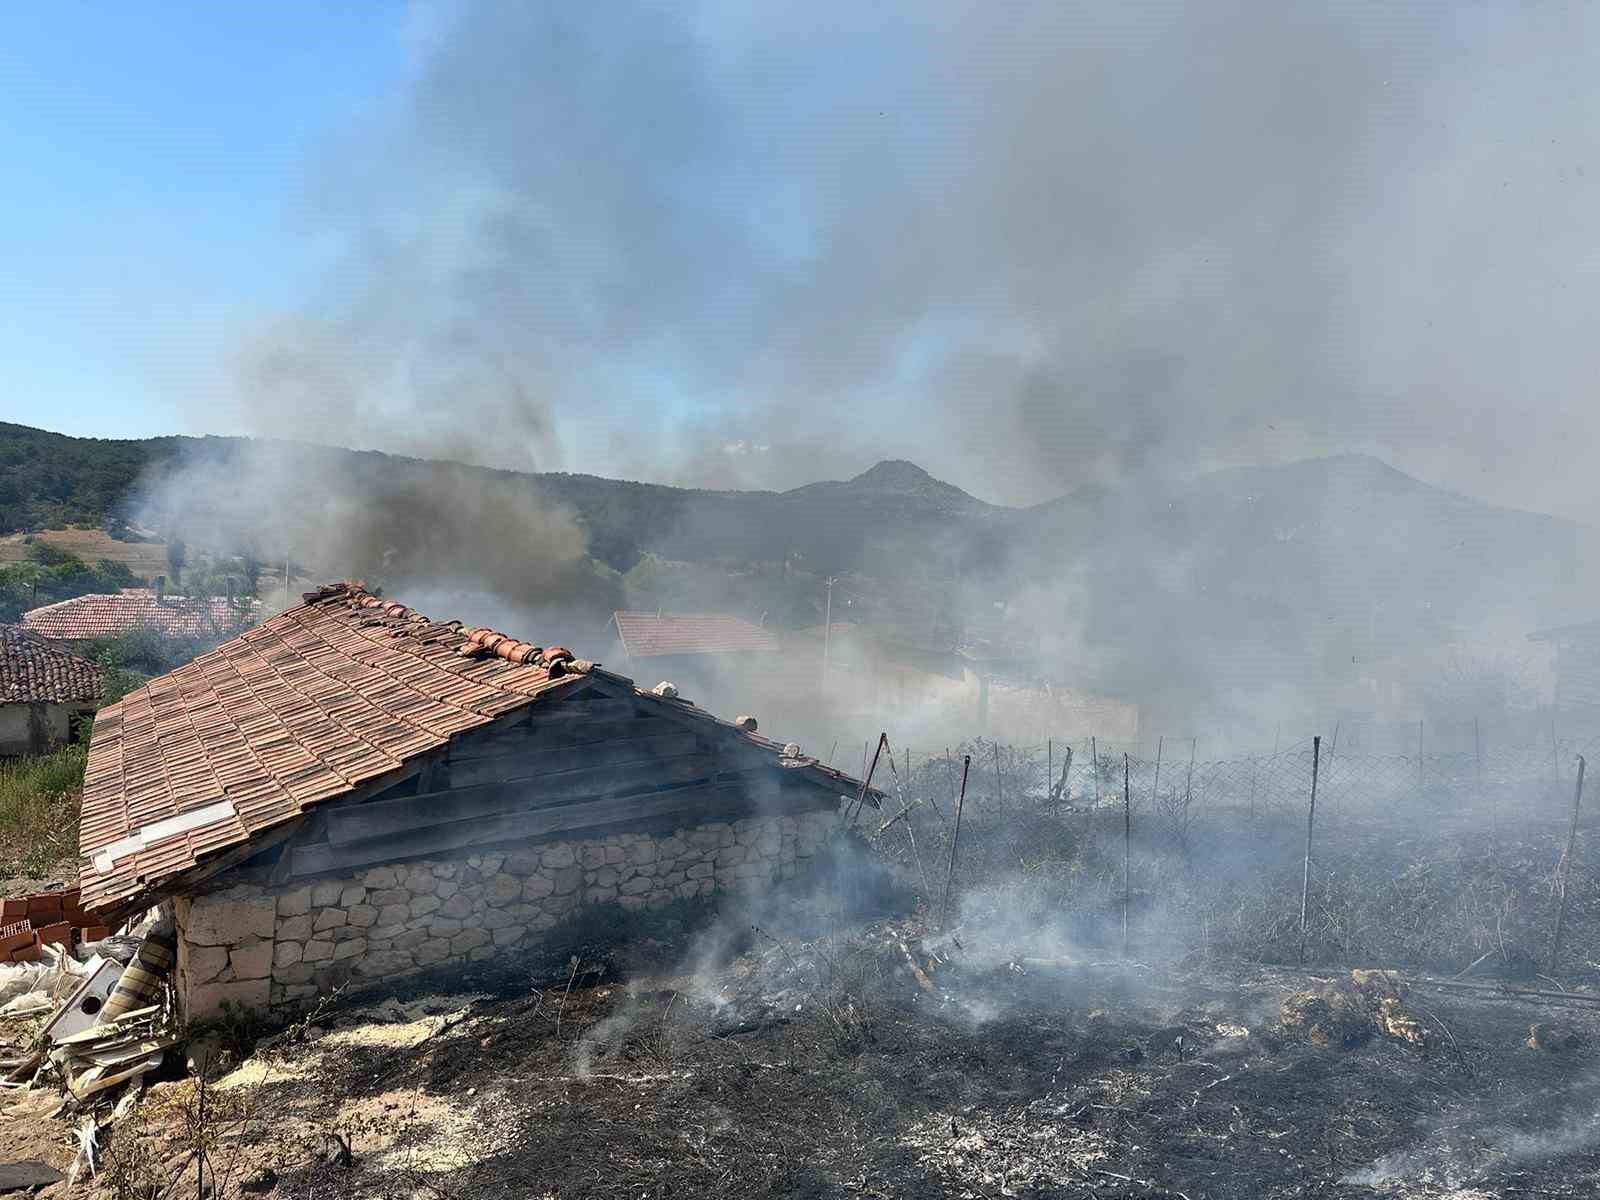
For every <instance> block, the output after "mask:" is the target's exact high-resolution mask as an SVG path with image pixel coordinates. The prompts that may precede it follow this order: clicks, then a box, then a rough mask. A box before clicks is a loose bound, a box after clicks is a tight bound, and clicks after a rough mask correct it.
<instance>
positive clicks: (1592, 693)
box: [1528, 621, 1600, 729]
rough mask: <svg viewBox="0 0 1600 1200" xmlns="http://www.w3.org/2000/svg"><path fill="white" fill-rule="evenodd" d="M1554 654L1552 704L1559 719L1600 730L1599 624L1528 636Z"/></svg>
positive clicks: (1599, 622) (1580, 624)
mask: <svg viewBox="0 0 1600 1200" xmlns="http://www.w3.org/2000/svg"><path fill="white" fill-rule="evenodd" d="M1528 640H1529V641H1533V642H1540V643H1543V644H1544V645H1546V646H1549V647H1551V648H1552V649H1553V650H1554V652H1555V670H1554V675H1555V686H1554V688H1553V692H1554V695H1553V697H1552V698H1553V700H1554V703H1555V713H1556V716H1558V717H1563V718H1568V719H1570V720H1572V721H1573V722H1574V723H1575V724H1576V725H1578V726H1580V727H1582V728H1585V729H1590V728H1594V727H1596V726H1600V621H1580V622H1578V623H1577V624H1574V625H1561V626H1557V627H1556V628H1554V629H1540V630H1537V631H1536V632H1534V633H1530V634H1529V635H1528Z"/></svg>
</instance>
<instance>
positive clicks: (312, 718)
mask: <svg viewBox="0 0 1600 1200" xmlns="http://www.w3.org/2000/svg"><path fill="white" fill-rule="evenodd" d="M658 690H659V691H662V692H665V693H666V694H657V690H651V691H645V690H642V689H640V688H636V687H634V685H633V683H632V681H630V680H628V679H627V678H625V677H623V676H621V675H617V674H614V673H612V672H608V671H605V670H602V669H601V668H600V667H599V666H598V665H597V664H594V663H589V662H585V661H582V660H579V659H577V658H575V657H574V656H573V655H572V654H571V653H570V652H569V651H567V650H564V649H562V648H560V647H540V646H535V645H532V644H530V643H527V642H521V641H516V640H514V639H512V638H509V637H506V636H505V635H503V634H500V633H497V632H495V631H493V630H490V629H481V628H478V629H469V628H464V627H463V626H462V625H461V623H460V622H456V621H432V620H429V619H428V618H426V617H423V616H421V615H420V614H418V613H415V612H413V611H412V610H410V609H408V608H406V607H405V606H403V605H401V604H397V603H394V602H392V601H385V600H381V599H379V598H378V597H376V596H373V595H371V594H369V593H368V592H366V591H365V590H364V589H363V588H362V587H361V586H360V585H359V584H337V585H331V586H329V587H325V588H323V589H321V590H319V591H317V592H313V593H309V594H307V596H306V597H305V603H304V604H302V605H300V606H299V607H296V608H292V609H289V610H288V611H286V612H283V613H280V614H278V615H277V616H275V617H272V618H269V619H268V620H267V621H265V622H264V623H263V624H261V625H259V626H257V627H256V628H253V629H250V630H247V631H245V632H244V633H242V634H240V635H239V636H237V637H235V638H233V639H231V640H229V641H227V642H224V643H223V644H222V645H220V646H218V647H217V648H216V649H215V650H213V651H210V652H209V653H207V654H204V655H201V656H200V657H199V658H197V659H195V660H194V661H193V662H191V663H189V664H187V665H186V666H184V667H182V668H180V669H179V670H177V671H174V672H172V673H171V674H169V675H166V676H163V677H161V678H159V679H155V680H152V681H151V682H150V683H149V684H147V685H146V686H145V687H143V688H141V689H139V690H138V691H136V692H133V693H130V694H129V695H128V696H127V697H126V698H125V699H123V700H122V701H121V702H120V703H118V704H115V705H111V706H109V707H107V708H106V709H103V710H102V711H101V713H100V714H99V716H98V718H97V719H96V722H95V727H94V738H93V741H92V742H91V745H90V751H89V765H88V770H87V773H86V777H85V786H84V802H83V820H82V827H81V828H82V833H81V840H80V852H81V854H82V858H83V863H82V876H81V887H82V903H83V904H84V905H85V907H88V908H90V909H93V910H94V911H97V912H99V913H102V914H104V915H105V916H107V917H108V918H122V917H128V916H132V915H134V914H136V913H139V912H142V911H144V910H146V909H148V908H149V907H151V906H152V905H156V904H162V903H170V904H171V905H172V909H173V913H174V916H175V919H176V924H177V929H178V961H177V967H176V983H177V990H178V994H179V997H180V1002H181V1004H182V1005H183V1007H184V1009H185V1010H186V1012H187V1013H188V1015H190V1016H191V1017H203V1016H207V1015H211V1014H213V1013H215V1012H217V1011H218V1010H219V1008H220V1006H221V1004H222V1003H223V1002H224V1001H231V1002H233V1003H235V1004H238V1005H241V1006H244V1007H247V1008H254V1009H259V1010H265V1009H286V1008H291V1007H293V1006H295V1005H297V1004H299V1003H301V1002H303V1001H307V1000H309V999H310V998H311V997H313V996H315V995H317V994H319V993H321V992H325V991H327V990H328V989H330V988H332V987H337V986H343V985H346V984H352V985H356V986H361V985H367V984H377V983H381V982H382V981H385V980H390V979H395V978H398V977H402V976H405V975H408V974H411V973H414V972H417V971H421V970H424V969H426V968H429V967H436V966H440V965H442V964H448V963H452V962H478V961H483V960H487V959H490V958H493V957H495V956H504V957H506V958H507V959H508V960H509V959H512V958H515V957H516V956H518V955H520V954H526V953H527V952H529V951H530V950H533V949H535V948H536V947H537V945H538V942H539V939H540V938H541V937H542V936H543V935H544V934H546V933H547V932H548V931H549V930H551V929H554V928H555V927H556V926H557V925H558V924H559V923H560V922H561V921H563V920H564V919H567V918H568V917H570V916H571V915H573V914H574V913H576V912H577V911H578V910H580V909H582V908H583V907H584V906H588V905H602V904H615V905H619V906H621V907H623V908H633V909H636V908H642V907H645V906H649V905H659V904H664V903H668V902H671V901H673V900H679V899H688V898H692V897H700V896H711V895H713V894H714V893H716V892H718V891H740V892H758V891H761V890H764V889H766V888H768V887H770V886H771V885H772V884H774V883H775V882H777V881H779V880H782V879H784V878H788V877H790V876H793V875H795V874H796V873H798V872H799V871H800V870H801V869H803V868H804V867H805V866H806V865H807V863H808V862H809V860H810V859H811V857H812V856H813V855H814V854H815V853H816V852H817V850H818V849H819V847H820V846H821V845H822V844H823V842H824V841H825V839H826V837H827V835H828V831H829V830H830V828H831V827H832V826H833V824H834V823H835V822H836V820H837V812H838V808H839V803H840V800H841V798H842V797H853V796H854V795H855V794H856V793H857V792H858V790H859V787H860V784H859V783H858V782H857V781H856V780H854V779H851V778H850V777H848V776H846V775H844V774H843V773H841V772H838V771H835V770H832V769H830V768H828V767H826V766H824V765H822V764H821V763H819V762H818V761H817V760H816V759H814V758H811V757H808V756H806V755H804V754H802V753H801V752H800V749H799V747H797V746H794V745H784V744H782V743H779V742H775V741H772V740H770V739H768V738H766V737H763V736H761V735H760V734H759V733H757V732H755V731H754V729H752V728H749V727H740V726H736V725H733V724H730V723H728V722H725V721H722V720H719V719H717V718H716V717H714V716H712V715H711V714H710V713H708V712H706V711H705V710H703V709H700V708H698V707H696V706H695V705H693V704H691V703H689V702H688V701H686V700H681V699H679V698H677V697H676V695H675V694H672V690H671V689H658Z"/></svg>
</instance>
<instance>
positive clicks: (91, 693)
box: [0, 625, 104, 704]
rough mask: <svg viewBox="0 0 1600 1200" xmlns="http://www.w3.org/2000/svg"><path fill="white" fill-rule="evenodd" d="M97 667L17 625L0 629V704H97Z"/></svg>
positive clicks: (100, 682)
mask: <svg viewBox="0 0 1600 1200" xmlns="http://www.w3.org/2000/svg"><path fill="white" fill-rule="evenodd" d="M103 690H104V681H103V680H102V678H101V672H100V667H99V664H97V663H93V662H90V661H89V660H88V659H87V658H80V657H78V655H76V654H68V653H67V652H66V651H65V650H62V649H60V648H58V647H56V646H52V645H50V643H48V642H46V641H45V640H44V639H43V638H38V637H35V636H34V635H33V634H31V633H29V632H28V631H27V630H25V629H23V628H22V626H20V625H0V704H16V703H38V702H43V703H45V704H70V703H72V702H73V701H83V702H91V701H94V700H98V699H99V698H100V696H101V694H102V692H103Z"/></svg>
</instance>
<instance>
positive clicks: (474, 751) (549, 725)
mask: <svg viewBox="0 0 1600 1200" xmlns="http://www.w3.org/2000/svg"><path fill="white" fill-rule="evenodd" d="M678 731H679V726H677V725H674V724H673V723H672V722H671V721H663V720H661V719H659V718H656V717H646V716H639V715H634V716H628V717H621V718H611V719H606V720H593V719H590V718H587V717H583V718H578V719H576V720H574V719H573V718H571V717H568V716H562V717H560V718H559V719H551V720H542V721H539V722H538V723H537V724H535V725H534V726H533V727H531V728H524V729H515V730H507V731H505V732H502V733H496V734H495V735H494V736H492V737H491V736H484V737H476V738H475V737H472V736H471V735H470V734H468V735H466V736H463V737H462V739H461V742H460V744H459V745H457V746H456V747H455V748H454V750H453V751H452V752H451V755H450V760H451V761H452V762H468V761H470V760H471V759H475V758H490V757H493V756H496V755H502V754H514V753H518V752H519V751H521V750H530V751H531V750H560V749H565V748H568V747H572V746H592V745H596V744H598V743H600V742H610V741H630V740H632V739H634V738H641V737H664V736H666V735H668V734H674V733H677V732H678Z"/></svg>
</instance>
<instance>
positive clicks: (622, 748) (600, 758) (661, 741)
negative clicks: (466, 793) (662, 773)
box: [450, 733, 702, 788]
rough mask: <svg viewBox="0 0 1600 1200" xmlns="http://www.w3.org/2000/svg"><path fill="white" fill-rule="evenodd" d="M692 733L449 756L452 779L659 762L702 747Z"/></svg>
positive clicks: (462, 783)
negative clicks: (478, 754) (583, 744)
mask: <svg viewBox="0 0 1600 1200" xmlns="http://www.w3.org/2000/svg"><path fill="white" fill-rule="evenodd" d="M701 748H702V747H701V740H700V739H699V738H697V737H696V736H695V735H694V734H692V733H669V734H664V735H659V736H655V737H640V738H613V739H612V740H611V741H609V742H602V743H599V744H597V745H594V746H569V747H566V748H564V749H558V750H520V751H518V750H512V749H511V748H510V747H509V746H508V747H507V749H506V750H505V752H504V753H501V754H495V755H489V756H485V757H482V758H469V759H461V758H456V757H454V756H452V758H451V760H450V782H451V783H452V784H453V785H455V786H456V787H458V788H459V787H472V786H474V785H475V784H480V783H505V782H510V781H512V780H518V779H543V778H545V777H547V776H549V775H553V774H557V773H560V772H565V771H577V770H583V769H590V770H594V769H603V768H609V767H612V766H622V765H626V764H629V763H639V762H656V761H659V760H660V759H663V758H671V757H673V756H676V755H680V754H692V753H694V752H696V751H698V750H701Z"/></svg>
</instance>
